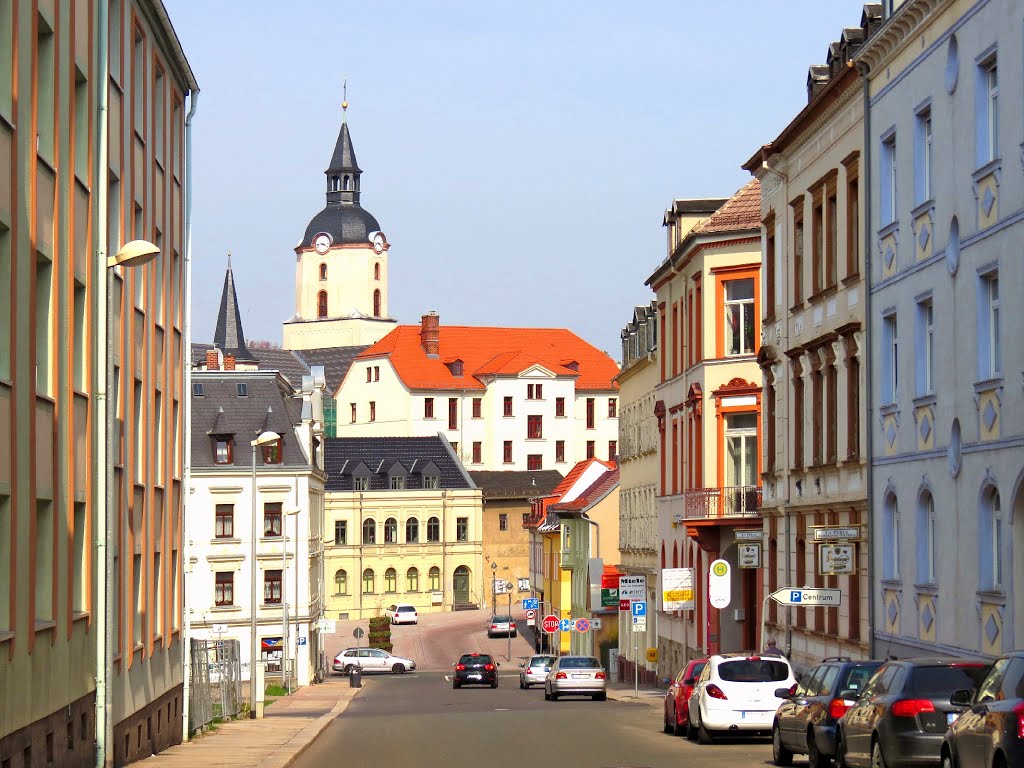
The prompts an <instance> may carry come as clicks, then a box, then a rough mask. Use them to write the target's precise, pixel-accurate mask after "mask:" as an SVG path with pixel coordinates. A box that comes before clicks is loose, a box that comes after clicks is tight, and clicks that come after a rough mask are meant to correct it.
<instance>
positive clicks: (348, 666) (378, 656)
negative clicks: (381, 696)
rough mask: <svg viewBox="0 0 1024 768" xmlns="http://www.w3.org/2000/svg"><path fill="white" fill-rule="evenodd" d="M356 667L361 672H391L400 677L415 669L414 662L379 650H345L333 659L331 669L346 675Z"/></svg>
mask: <svg viewBox="0 0 1024 768" xmlns="http://www.w3.org/2000/svg"><path fill="white" fill-rule="evenodd" d="M355 667H358V668H359V669H361V670H362V671H363V672H393V673H394V674H396V675H401V674H403V673H404V672H406V671H408V670H413V669H416V662H415V661H413V660H412V659H406V658H403V657H401V656H395V655H394V654H391V653H388V652H387V651H382V650H381V649H380V648H347V649H345V650H344V651H342V652H341V653H339V654H338V655H337V656H335V657H334V663H333V664H332V665H331V668H332V669H333V670H334V671H335V672H341V673H342V674H343V675H347V674H348V673H349V672H351V671H352V670H353V668H355Z"/></svg>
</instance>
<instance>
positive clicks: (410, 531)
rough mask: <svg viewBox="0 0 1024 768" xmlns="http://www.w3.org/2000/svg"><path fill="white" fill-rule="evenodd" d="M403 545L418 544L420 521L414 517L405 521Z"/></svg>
mask: <svg viewBox="0 0 1024 768" xmlns="http://www.w3.org/2000/svg"><path fill="white" fill-rule="evenodd" d="M405 543H406V544H419V543H420V521H419V520H418V519H417V518H415V517H410V518H409V519H408V520H406V521H405Z"/></svg>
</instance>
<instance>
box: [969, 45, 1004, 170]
mask: <svg viewBox="0 0 1024 768" xmlns="http://www.w3.org/2000/svg"><path fill="white" fill-rule="evenodd" d="M977 89H978V93H977V98H976V100H975V109H976V114H975V124H976V131H977V134H976V135H977V155H978V167H979V168H980V167H981V166H983V165H985V164H986V163H988V162H991V161H992V160H995V159H996V158H998V157H999V69H998V67H997V62H996V57H995V54H993V55H991V56H989V57H988V58H987V59H985V60H984V61H983V62H981V63H980V64H979V65H978V78H977Z"/></svg>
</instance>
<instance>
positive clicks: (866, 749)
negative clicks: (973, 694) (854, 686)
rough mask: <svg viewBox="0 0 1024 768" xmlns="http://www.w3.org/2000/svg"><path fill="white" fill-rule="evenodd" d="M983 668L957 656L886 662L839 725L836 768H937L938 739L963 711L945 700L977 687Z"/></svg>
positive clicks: (982, 663) (939, 746)
mask: <svg viewBox="0 0 1024 768" xmlns="http://www.w3.org/2000/svg"><path fill="white" fill-rule="evenodd" d="M988 667H989V665H988V664H987V663H985V662H980V661H965V660H964V659H957V658H934V659H906V660H900V661H888V662H886V663H885V664H884V665H883V666H882V667H881V668H880V669H879V670H878V672H876V673H875V675H874V677H872V678H871V680H870V681H869V682H868V684H867V687H866V688H865V689H864V692H863V693H862V694H861V695H860V697H859V698H858V699H857V702H856V703H855V704H854V705H853V706H852V707H851V708H850V709H849V710H847V712H846V714H845V715H843V717H842V719H841V720H840V721H839V731H838V733H837V735H836V762H837V763H838V764H839V766H840V768H844V766H850V767H851V768H868V766H871V768H902V767H903V766H935V767H936V768H938V765H939V755H940V752H941V749H942V737H943V735H944V734H945V733H946V729H947V728H948V727H949V725H950V724H951V723H952V722H953V721H954V720H956V718H957V717H958V716H959V715H960V713H961V712H963V710H964V709H965V708H964V707H962V706H957V705H955V704H951V703H950V701H949V697H950V695H951V694H952V693H953V691H957V690H960V689H962V688H970V689H972V690H973V689H975V688H977V687H978V684H979V683H980V682H981V680H982V678H984V677H985V674H986V673H987V672H988ZM844 693H845V692H841V693H840V695H841V696H842V697H843V698H847V696H845V695H844Z"/></svg>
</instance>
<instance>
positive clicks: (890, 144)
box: [878, 132, 897, 226]
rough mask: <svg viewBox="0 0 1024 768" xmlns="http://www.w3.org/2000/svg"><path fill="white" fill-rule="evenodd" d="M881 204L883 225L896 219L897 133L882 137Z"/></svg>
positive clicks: (880, 210)
mask: <svg viewBox="0 0 1024 768" xmlns="http://www.w3.org/2000/svg"><path fill="white" fill-rule="evenodd" d="M881 165H882V173H881V179H880V180H879V181H880V192H881V205H880V207H879V211H878V220H879V223H881V224H882V226H886V225H887V224H892V223H893V222H895V221H896V191H897V190H896V133H895V132H893V133H890V134H888V135H887V136H886V137H885V138H884V139H882V155H881Z"/></svg>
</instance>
